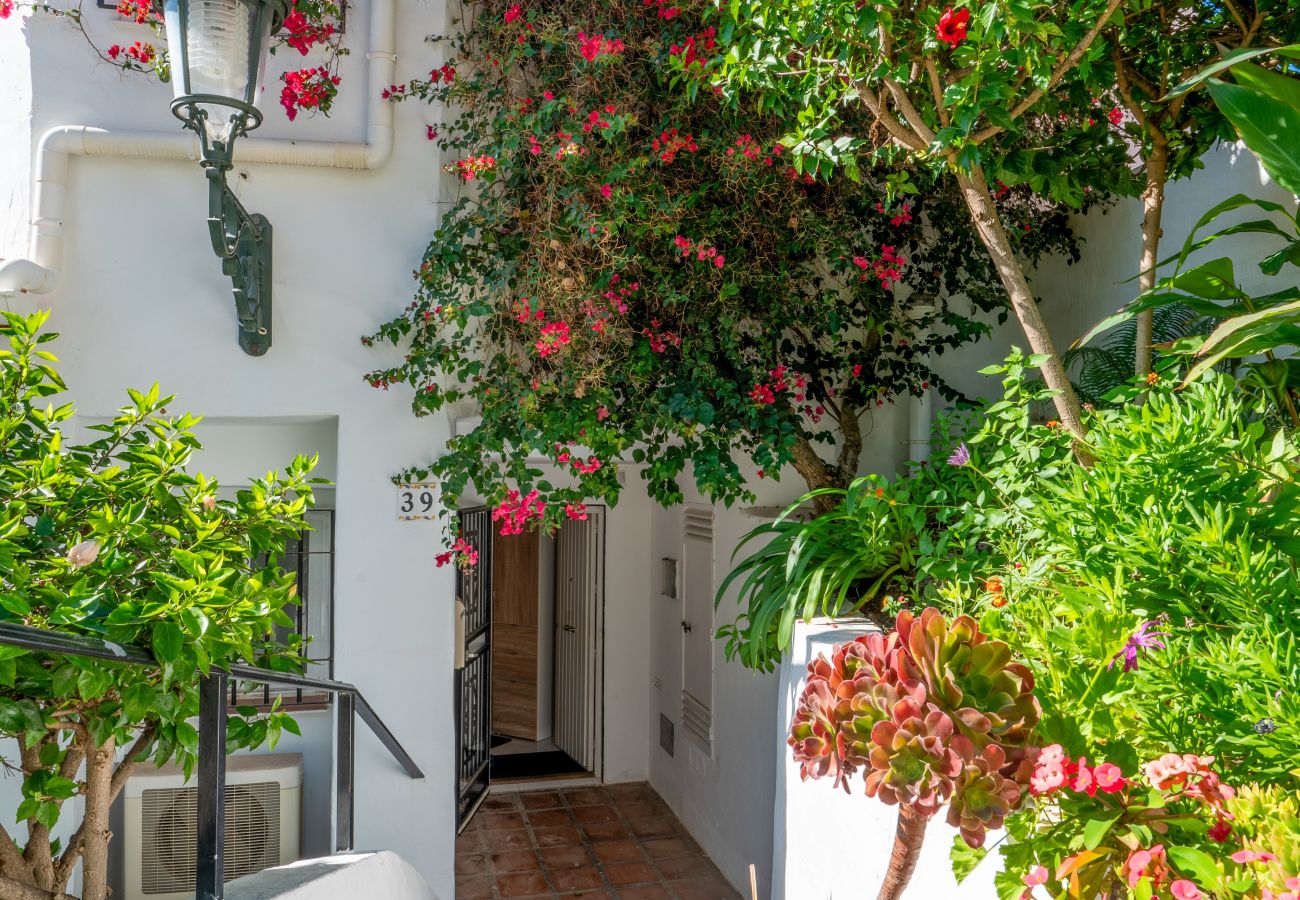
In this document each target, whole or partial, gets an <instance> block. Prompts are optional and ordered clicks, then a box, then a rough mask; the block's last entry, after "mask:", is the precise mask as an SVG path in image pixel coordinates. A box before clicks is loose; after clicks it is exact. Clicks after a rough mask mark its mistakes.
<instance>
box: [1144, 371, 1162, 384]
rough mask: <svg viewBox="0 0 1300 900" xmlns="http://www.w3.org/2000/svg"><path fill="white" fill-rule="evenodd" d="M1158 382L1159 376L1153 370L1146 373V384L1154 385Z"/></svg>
mask: <svg viewBox="0 0 1300 900" xmlns="http://www.w3.org/2000/svg"><path fill="white" fill-rule="evenodd" d="M1159 383H1160V376H1159V374H1157V373H1155V372H1148V373H1147V385H1149V386H1152V387H1154V386H1155V385H1157V384H1159Z"/></svg>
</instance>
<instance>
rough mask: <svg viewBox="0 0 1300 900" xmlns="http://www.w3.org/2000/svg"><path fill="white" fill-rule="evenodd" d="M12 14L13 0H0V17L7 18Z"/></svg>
mask: <svg viewBox="0 0 1300 900" xmlns="http://www.w3.org/2000/svg"><path fill="white" fill-rule="evenodd" d="M13 14H14V0H0V19H7V18H9V17H10V16H12V15H13Z"/></svg>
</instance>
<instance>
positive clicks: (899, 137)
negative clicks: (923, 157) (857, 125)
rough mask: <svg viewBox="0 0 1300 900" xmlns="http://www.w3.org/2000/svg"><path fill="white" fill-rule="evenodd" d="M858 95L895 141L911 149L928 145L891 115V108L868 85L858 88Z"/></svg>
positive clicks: (919, 149) (920, 148) (918, 148)
mask: <svg viewBox="0 0 1300 900" xmlns="http://www.w3.org/2000/svg"><path fill="white" fill-rule="evenodd" d="M858 97H859V98H860V99H861V100H862V102H863V103H865V104H866V105H867V109H868V110H869V111H870V112H871V115H873V116H874V117H875V119H876V121H877V122H879V123H880V124H881V125H883V126H885V130H886V131H888V132H889V134H890V136H891V137H892V138H893V139H894V140H895V141H897V142H898V143H900V144H902V145H903V146H904V147H906V148H908V149H909V150H916V151H922V150H925V148H926V147H927V146H928V145H927V143H926V142H925V141H923V140H921V139H920V138H919V137H917V136H916V134H914V133H913V132H911V131H909V130H908V129H907V128H906V127H905V126H904V125H903V123H902V122H899V121H898V120H897V119H895V118H894V117H893V116H892V115H890V113H889V110H887V109H885V104H884V100H883V98H881V97H877V96H876V95H875V94H873V93H872V92H871V91H870V90H868V89H867V88H866V87H859V88H858Z"/></svg>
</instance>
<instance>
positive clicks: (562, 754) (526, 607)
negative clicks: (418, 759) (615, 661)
mask: <svg viewBox="0 0 1300 900" xmlns="http://www.w3.org/2000/svg"><path fill="white" fill-rule="evenodd" d="M604 512H605V511H604V509H603V508H596V507H592V508H589V509H588V511H587V518H586V519H585V520H576V519H570V520H567V521H565V523H564V524H563V525H562V526H561V527H560V529H559V530H558V531H556V533H555V534H554V535H548V534H541V533H538V532H531V533H525V534H518V535H501V534H494V535H493V536H492V543H493V552H492V558H493V567H492V581H493V589H492V638H493V643H492V647H493V649H492V721H491V727H492V747H491V763H490V766H491V778H492V780H493V781H498V782H500V781H516V780H523V779H534V778H555V777H564V776H582V775H587V776H595V777H599V775H600V762H601V752H600V750H601V747H600V744H601V729H600V719H601V702H600V700H601V696H602V691H601V666H600V659H601V655H602V654H601V638H602V634H603V630H604V629H603V622H602V619H603V612H604V603H603V596H602V595H603V586H604V574H605V573H604V537H605V527H604V526H605V517H604Z"/></svg>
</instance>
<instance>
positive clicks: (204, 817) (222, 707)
mask: <svg viewBox="0 0 1300 900" xmlns="http://www.w3.org/2000/svg"><path fill="white" fill-rule="evenodd" d="M0 644H4V645H8V646H11V647H22V648H24V649H26V650H34V651H38V652H41V653H60V654H63V655H66V656H88V657H92V658H95V659H106V660H111V661H113V662H120V663H124V664H126V665H133V666H156V665H158V664H159V663H158V660H157V659H155V658H154V656H153V654H152V653H150V652H149V651H148V650H145V649H144V648H142V647H136V646H133V645H130V644H115V643H113V642H111V641H103V640H99V639H98V638H93V637H89V636H82V635H74V634H62V633H60V632H57V631H48V630H46V629H44V628H32V627H31V626H28V625H17V624H14V623H11V622H0ZM231 678H235V679H238V680H243V681H255V682H258V683H259V684H268V685H275V686H277V687H296V688H308V689H311V690H318V691H324V692H326V693H329V694H332V695H334V696H335V697H337V698H338V702H337V703H336V704H335V706H336V709H337V712H336V716H337V729H336V734H335V743H336V757H335V820H334V832H335V834H334V837H335V841H334V846H335V849H336V850H337V851H339V852H342V851H345V850H351V849H352V845H353V812H354V809H355V804H354V802H353V781H354V776H355V762H356V755H355V746H356V727H355V723H354V717H355V716H356V715H360V716H361V721H363V722H365V723H366V725H367V726H369V728H370V730H371V731H372V732H373V733H374V735H375V737H377V738H379V741H380V743H382V744H383V745H384V747H386V748H387V749H388V752H389V753H391V754H392V755H393V758H394V759H395V760H397V762H398V764H399V765H400V766H401V767H402V769H403V770H405V772H406V774H407V775H409V776H410V777H411V778H423V777H424V772H422V771H421V770H420V767H419V766H418V765H416V763H415V760H414V759H412V758H411V755H410V754H409V753H407V752H406V750H405V748H403V747H402V745H401V743H400V742H399V741H398V740H397V737H396V735H394V734H393V732H392V731H391V730H389V728H388V726H387V725H385V724H384V722H383V720H382V719H380V718H379V715H378V713H376V712H375V710H374V707H372V706H371V705H370V703H369V702H368V701H367V700H366V698H365V696H364V695H363V694H362V693H361V692H360V691H359V690H357V688H356V687H355V686H354V685H351V684H348V683H347V682H345V681H333V680H331V679H328V678H313V677H311V676H309V675H299V674H297V673H294V672H274V671H271V670H270V669H261V668H258V667H257V666H249V665H243V664H235V665H231V666H229V667H227V668H225V669H218V668H215V667H214V668H213V669H212V670H211V671H210V672H209V673H208V674H207V675H205V676H202V678H201V680H200V683H199V765H198V784H197V790H198V840H197V845H196V847H195V854H196V857H197V871H196V882H197V883H196V885H195V898H196V900H222V898H223V897H224V894H225V846H224V844H225V816H226V810H225V806H226V715H227V708H226V697H227V686H228V685H229V682H230V679H231Z"/></svg>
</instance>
